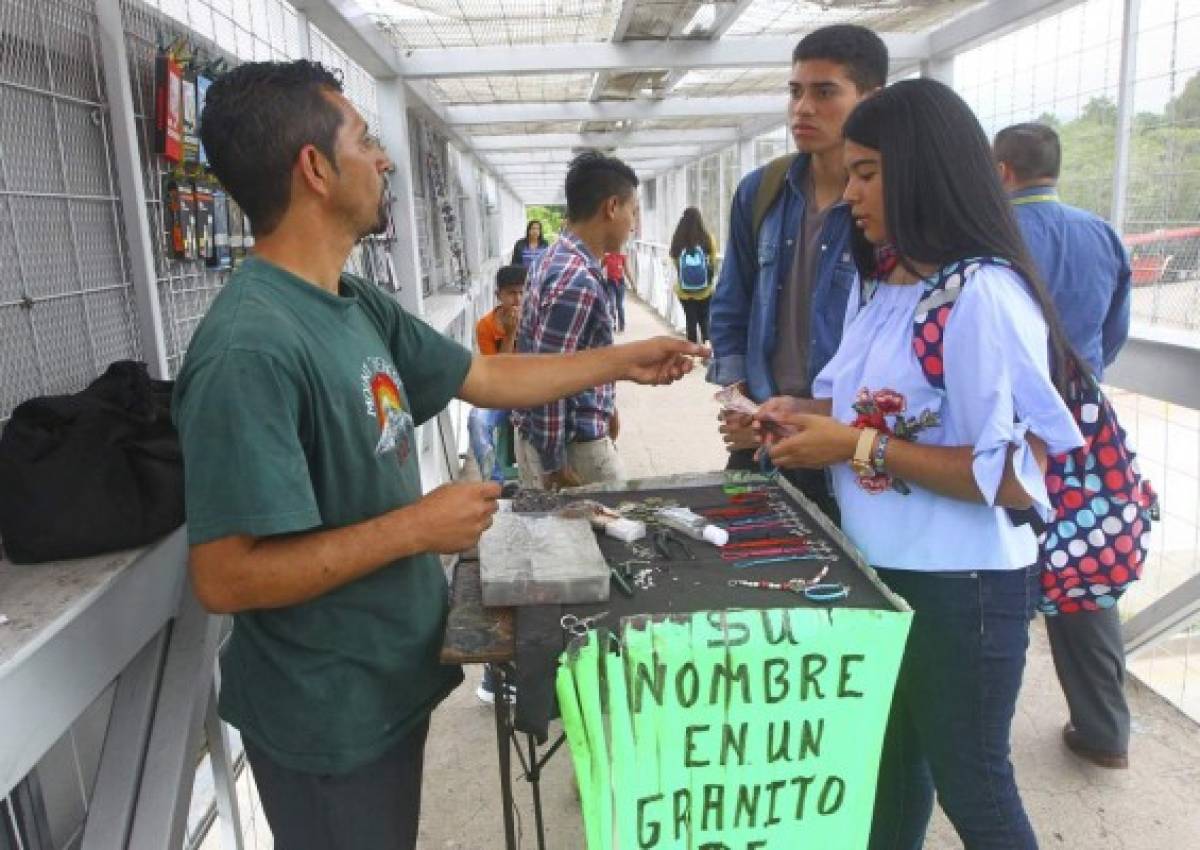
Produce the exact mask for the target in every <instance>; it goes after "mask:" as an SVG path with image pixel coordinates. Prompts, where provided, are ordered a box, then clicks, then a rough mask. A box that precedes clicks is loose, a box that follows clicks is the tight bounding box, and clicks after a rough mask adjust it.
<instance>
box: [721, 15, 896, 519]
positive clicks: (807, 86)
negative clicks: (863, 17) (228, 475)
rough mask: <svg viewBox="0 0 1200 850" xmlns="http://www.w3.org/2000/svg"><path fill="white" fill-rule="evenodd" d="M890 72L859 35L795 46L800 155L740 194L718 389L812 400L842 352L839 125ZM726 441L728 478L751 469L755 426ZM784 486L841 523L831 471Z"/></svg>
mask: <svg viewBox="0 0 1200 850" xmlns="http://www.w3.org/2000/svg"><path fill="white" fill-rule="evenodd" d="M887 69H888V54H887V47H886V46H885V45H884V43H883V41H882V40H881V39H880V38H879V36H877V35H876V34H875V33H873V32H871V31H870V30H868V29H865V28H863V27H859V26H854V25H850V24H839V25H835V26H830V27H824V28H822V29H819V30H815V31H813V32H812V33H809V34H808V35H806V36H805V37H804V38H803V39H801V41H800V43H799V44H797V45H796V49H795V51H793V53H792V73H791V78H790V79H789V80H788V92H789V101H788V103H789V106H788V127H789V129H790V130H791V133H792V138H793V139H794V140H795V142H796V147H797V148H798V149H799V155H797V156H792V157H788V158H787V161H786V162H785V161H780V160H776V161H775V162H774V163H771V164H769V165H766V166H764V167H762V168H759V169H757V170H755V171H752V172H751V173H750V174H748V175H746V177H744V178H743V179H742V181H741V183H740V184H739V185H738V188H737V193H736V194H735V195H734V199H733V208H732V215H731V223H730V231H729V239H728V241H727V247H726V254H725V262H724V263H722V264H721V274H720V278H719V280H718V282H717V288H716V293H715V294H714V295H713V299H712V308H711V316H710V335H711V341H712V347H713V354H714V358H713V361H712V364H711V366H710V367H709V371H708V380H709V381H710V382H712V383H715V384H721V385H723V386H724V385H729V384H741V385H742V388H743V390H744V391H745V393H746V394H747V395H748V396H750V397H751V398H752V399H754V400H755V401H758V402H762V401H766V400H767V399H768V398H770V397H771V396H777V395H790V396H797V397H801V398H803V397H808V396H809V394H810V388H811V384H812V379H813V378H814V377H816V375H817V373H818V372H820V371H821V369H822V368H823V367H824V366H825V364H826V363H827V362H829V359H830V358H831V357H832V356H833V353H834V352H835V351H837V347H838V343H839V342H840V341H841V338H842V322H843V319H844V317H845V312H846V299H847V297H848V296H849V293H850V289H851V286H852V284H853V283H854V277H855V271H854V263H853V260H852V259H851V256H850V232H851V231H850V228H851V221H850V210H849V208H848V207H847V205H846V204H845V203H843V202H842V190H843V189H844V188H845V185H846V170H845V167H844V165H843V163H842V124H843V122H844V121H845V120H846V116H848V115H849V114H850V112H851V110H853V109H854V107H855V106H856V105H857V104H858V103H859V101H861V100H862V99H863V98H865V97H868V96H869V95H870V94H871V93H872V92H874V91H876V90H877V89H879V88H880V87H882V86H883V85H884V84H885V83H886V81H887ZM784 169H786V172H785V171H784ZM768 203H769V206H768ZM756 207H757V208H758V209H757V210H756ZM764 207H765V212H764ZM759 218H760V219H761V220H756V219H759ZM720 431H721V433H722V435H723V437H724V440H725V445H726V448H727V449H728V450H729V452H730V455H729V463H728V465H727V468H729V469H752V468H755V461H754V457H753V455H754V450H755V448H756V447H757V443H756V442H755V439H754V433H753V431H752V430H751V427H750V419H749V417H746V416H741V415H738V414H728V415H725V416H724V418H723V419H722V423H721V426H720ZM788 475H789V478H790V480H792V482H793V483H794V484H796V485H797V486H799V487H800V488H801V489H802V490H804V492H805V493H806V495H808V496H809V497H810V498H812V499H814V500H815V501H816V502H817V503H818V504H819V505H820V506H821V507H822V509H824V510H825V511H826V513H830V514H831V515H833V514H835V511H836V509H835V507H834V504H833V500H832V498H831V497H830V495H829V490H828V487H827V485H826V482H825V475H824V473H823V472H821V471H819V470H816V471H809V470H804V471H798V472H790V473H788Z"/></svg>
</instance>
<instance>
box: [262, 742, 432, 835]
mask: <svg viewBox="0 0 1200 850" xmlns="http://www.w3.org/2000/svg"><path fill="white" fill-rule="evenodd" d="M428 734H429V719H428V718H426V719H425V720H424V721H423V722H422V723H421V724H420V725H419V726H417V728H415V729H414V730H413V731H412V732H411V733H410V734H409V735H408V737H406V738H405V739H404V740H402V741H400V742H399V743H398V744H396V745H395V746H393V747H392V749H390V750H389V751H388V752H386V753H384V754H383V755H382V756H381V757H380V758H378V759H376V760H375V761H373V762H371V763H370V764H366V765H363V766H362V767H360V768H358V769H356V770H352V771H351V772H350V773H346V774H336V775H331V774H316V773H303V772H301V771H297V770H291V769H290V768H286V767H283V766H282V765H279V764H277V763H276V762H274V761H272V760H271V759H270V758H269V757H268V756H267V755H266V753H264V752H263V751H262V750H260V749H259V748H258V747H256V746H254V745H253V744H252V743H250V742H249V741H245V742H244V743H245V746H246V756H247V757H248V758H249V759H250V768H251V770H253V772H254V782H255V785H256V786H257V787H258V796H259V799H261V800H262V805H263V811H264V812H265V813H266V815H267V821H268V822H269V823H270V824H271V832H272V833H273V834H274V836H275V848H276V850H365V848H368V847H369V848H371V850H415V848H416V846H417V822H418V821H419V820H420V816H421V773H422V770H423V767H424V758H425V738H426V736H427V735H428Z"/></svg>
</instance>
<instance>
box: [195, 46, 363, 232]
mask: <svg viewBox="0 0 1200 850" xmlns="http://www.w3.org/2000/svg"><path fill="white" fill-rule="evenodd" d="M341 90H342V82H341V80H340V79H339V78H338V77H337V76H335V75H334V74H333V72H331V71H329V70H328V69H327V68H325V66H323V65H321V64H320V63H318V62H309V61H307V60H305V59H299V60H297V61H295V62H247V63H245V64H243V65H239V66H237V67H236V68H234V69H233V70H232V71H230V72H229V73H227V74H224V75H222V76H221V77H218V78H217V80H216V82H214V83H213V84H212V86H211V87H209V89H208V94H207V95H206V96H205V99H204V112H203V113H201V115H200V140H201V141H202V142H204V151H205V153H206V154H207V156H208V161H209V165H210V167H211V168H212V170H213V173H214V174H215V175H216V176H217V179H218V180H220V181H221V185H222V186H224V187H225V189H226V190H228V192H229V194H230V195H232V196H233V199H234V200H235V201H237V203H238V206H239V207H241V208H242V209H243V210H244V211H245V212H246V215H247V216H248V217H249V218H250V223H251V225H252V227H253V229H254V234H255V235H256V236H266V235H267V234H268V233H270V232H271V231H272V230H274V229H275V228H276V227H277V226H278V224H279V222H280V220H281V219H282V218H283V215H284V213H286V212H287V208H288V205H289V204H290V203H291V195H292V168H293V167H294V166H295V164H296V158H297V157H299V156H300V149H301V148H303V147H304V146H305V145H313V146H314V147H316V149H317V150H319V151H320V152H321V153H322V154H324V155H325V157H326V158H327V159H328V160H329V161H330V162H332V163H333V164H334V168H336V167H337V156H336V153H335V146H336V141H337V132H338V128H339V127H341V124H342V114H341V112H339V111H338V108H337V106H336V105H335V104H334V103H333V102H332V101H331V100H330V99H329V97H328V96H327V93H328V92H340V91H341Z"/></svg>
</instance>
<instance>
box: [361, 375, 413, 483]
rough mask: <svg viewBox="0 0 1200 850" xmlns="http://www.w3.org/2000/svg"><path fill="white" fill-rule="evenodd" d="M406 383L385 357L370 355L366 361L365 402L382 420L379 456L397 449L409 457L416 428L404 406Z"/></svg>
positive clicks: (377, 445) (370, 410)
mask: <svg viewBox="0 0 1200 850" xmlns="http://www.w3.org/2000/svg"><path fill="white" fill-rule="evenodd" d="M401 386H403V383H402V382H401V380H400V375H399V373H397V372H396V369H395V367H394V366H392V364H391V363H389V362H388V361H387V359H386V358H384V357H368V358H367V359H365V360H364V361H363V365H362V387H363V402H364V403H365V404H366V407H367V413H368V414H369V415H371V416H374V417H375V420H376V421H377V422H378V423H379V442H378V443H376V444H375V454H376V456H383V455H385V454H387V453H388V452H390V451H392V450H393V449H395V450H396V454H397V456H398V457H399V458H400V462H401V463H404V461H406V460H407V459H408V453H409V450H410V447H411V441H410V440H409V434H411V433H412V431H413V418H412V415H411V414H410V413H409V412H408V411H407V410H405V409H404V396H403V395H402V394H401V392H400V387H401Z"/></svg>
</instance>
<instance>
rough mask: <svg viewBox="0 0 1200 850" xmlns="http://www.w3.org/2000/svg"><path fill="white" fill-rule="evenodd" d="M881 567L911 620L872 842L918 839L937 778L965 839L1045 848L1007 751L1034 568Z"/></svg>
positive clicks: (909, 849)
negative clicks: (952, 569)
mask: <svg viewBox="0 0 1200 850" xmlns="http://www.w3.org/2000/svg"><path fill="white" fill-rule="evenodd" d="M1031 574H1032V575H1031ZM879 576H880V578H882V579H883V581H884V582H885V583H886V584H887V585H888V587H890V588H891V589H892V590H893V591H895V592H896V593H897V594H899V595H900V596H902V597H904V599H905V600H906V601H907V602H908V604H909V605H910V606H911V607H912V609H913V623H912V630H911V632H910V633H909V637H908V645H907V647H906V648H905V650H904V660H903V661H902V662H901V666H900V676H899V679H898V681H897V683H896V695H895V698H894V699H893V702H892V710H891V716H890V717H889V718H888V728H887V734H886V736H885V738H884V744H883V757H882V759H881V761H880V765H879V786H878V789H877V791H876V799H875V817H874V822H873V823H872V827H871V843H870V850H920V848H921V847H922V845H923V844H924V842H925V830H926V828H927V827H928V825H929V818H930V815H931V814H932V813H933V800H934V790H935V789H936V791H937V797H938V801H939V803H940V804H941V806H942V810H943V811H945V813H946V816H947V817H948V818H949V819H950V822H951V823H952V824H953V825H954V828H955V830H957V832H958V836H959V838H960V839H962V842H963V845H964V847H965V848H966V850H1037V839H1036V838H1035V837H1034V834H1033V829H1032V827H1031V826H1030V825H1029V818H1028V817H1027V816H1026V815H1025V809H1024V807H1023V806H1022V804H1021V797H1020V794H1019V793H1018V792H1017V783H1016V778H1015V776H1014V774H1013V767H1012V762H1011V761H1010V760H1009V733H1010V731H1011V729H1012V719H1013V713H1014V711H1015V710H1016V704H1017V692H1018V691H1020V689H1021V676H1022V674H1023V673H1024V670H1025V651H1026V649H1028V647H1029V621H1030V620H1031V619H1032V617H1033V608H1034V603H1035V602H1036V600H1037V592H1038V591H1037V586H1036V570H1005V571H979V572H957V573H945V572H943V573H921V572H914V571H911V570H884V569H881V570H879Z"/></svg>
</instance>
